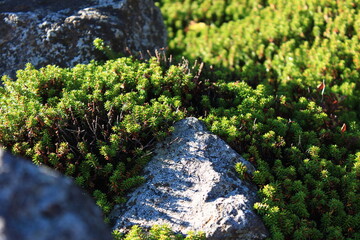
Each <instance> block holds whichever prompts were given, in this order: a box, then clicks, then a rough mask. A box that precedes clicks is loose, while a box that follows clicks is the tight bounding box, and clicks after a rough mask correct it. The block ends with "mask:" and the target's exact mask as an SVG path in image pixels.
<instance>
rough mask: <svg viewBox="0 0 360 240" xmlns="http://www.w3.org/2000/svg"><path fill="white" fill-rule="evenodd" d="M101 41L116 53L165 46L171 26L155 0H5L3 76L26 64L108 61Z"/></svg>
mask: <svg viewBox="0 0 360 240" xmlns="http://www.w3.org/2000/svg"><path fill="white" fill-rule="evenodd" d="M95 38H101V39H103V40H104V42H105V44H107V45H109V46H111V47H112V48H113V49H114V50H115V51H116V52H122V53H124V54H125V53H127V52H129V50H130V51H131V52H132V53H136V52H137V51H141V52H143V53H144V56H145V55H147V50H149V51H150V52H154V51H155V49H159V48H162V47H165V45H166V28H165V25H164V23H163V19H162V16H161V13H160V10H159V9H158V8H157V7H156V6H155V5H154V2H153V1H152V0H77V1H73V0H61V1H58V0H28V1H20V0H3V1H0V76H1V75H3V74H6V75H9V76H10V77H12V78H13V77H15V72H16V70H18V69H22V68H24V67H25V64H26V63H27V62H30V63H32V64H33V65H34V66H35V67H36V68H40V67H44V66H46V65H48V64H53V65H58V66H60V67H72V66H74V65H76V64H78V63H88V62H89V61H90V60H92V59H97V60H101V59H105V58H104V55H103V53H102V52H100V51H98V50H96V49H95V48H94V47H93V40H94V39H95Z"/></svg>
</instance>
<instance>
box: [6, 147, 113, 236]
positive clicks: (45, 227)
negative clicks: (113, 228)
mask: <svg viewBox="0 0 360 240" xmlns="http://www.w3.org/2000/svg"><path fill="white" fill-rule="evenodd" d="M0 239H1V240H19V239H21V240H35V239H36V240H49V239H51V240H65V239H66V240H110V239H112V237H111V234H110V229H109V228H108V226H106V224H105V223H104V221H103V218H102V212H101V210H100V209H99V208H98V207H97V206H96V204H95V202H94V201H93V199H92V198H90V197H89V196H87V195H86V194H85V193H84V192H83V191H81V190H80V188H78V187H77V186H75V185H74V183H73V182H72V180H70V179H69V178H67V177H63V176H61V175H59V174H58V173H57V172H55V171H53V170H51V169H48V168H46V167H38V166H35V165H34V164H32V163H31V162H30V161H27V160H24V159H22V158H19V157H15V156H13V155H11V154H9V153H7V152H5V151H4V150H1V149H0Z"/></svg>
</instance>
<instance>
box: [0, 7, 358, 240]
mask: <svg viewBox="0 0 360 240" xmlns="http://www.w3.org/2000/svg"><path fill="white" fill-rule="evenodd" d="M157 4H158V5H159V6H160V8H161V10H162V12H163V15H164V19H165V22H166V24H167V26H168V32H169V52H170V53H172V54H173V58H174V59H181V57H182V56H183V55H184V56H185V57H186V58H187V59H189V62H188V61H186V60H178V61H173V62H169V59H168V58H166V57H161V56H158V55H157V56H155V57H154V58H152V59H151V60H150V61H143V62H141V61H138V60H135V59H133V58H114V59H112V60H109V61H107V62H104V63H100V62H91V63H90V64H87V65H78V66H76V67H74V68H72V69H62V68H58V67H55V66H47V67H46V68H43V69H40V70H36V69H34V68H33V67H32V66H31V65H30V64H29V65H28V66H27V68H26V69H24V70H20V71H18V73H17V79H16V80H15V81H13V80H10V79H8V78H7V77H3V79H2V80H3V82H4V86H3V87H0V144H1V145H3V146H5V147H6V148H8V149H9V150H11V151H12V152H13V153H15V154H19V155H23V156H27V157H29V158H31V159H32V160H33V162H34V163H36V164H46V165H49V166H51V167H52V168H55V169H57V170H59V171H61V172H63V173H65V174H67V175H69V176H72V177H73V178H74V179H75V181H76V182H77V183H78V184H79V185H80V186H82V187H83V188H84V189H86V190H87V191H88V192H89V193H90V194H91V195H93V196H94V198H95V199H96V201H97V204H98V205H99V206H100V207H101V208H102V209H103V211H104V213H105V214H107V213H109V211H110V210H111V208H112V206H113V205H114V204H115V203H119V202H123V201H125V199H124V196H125V194H126V192H127V191H128V190H130V189H131V188H132V187H135V186H137V185H138V184H141V183H142V182H143V181H144V179H143V178H142V177H141V169H142V167H143V166H144V164H146V162H147V161H148V160H149V158H150V157H151V150H152V148H153V146H154V143H156V141H158V140H161V139H162V138H164V137H165V136H166V135H168V134H169V133H170V132H171V126H172V124H173V123H174V122H175V121H177V120H180V119H182V118H184V117H186V116H195V117H199V118H201V119H202V120H204V121H205V123H206V124H207V126H208V128H209V129H210V130H211V131H212V132H214V133H215V134H218V135H219V136H221V137H222V138H223V139H224V140H226V141H227V142H228V143H229V144H230V145H231V146H232V147H233V148H234V149H236V150H237V151H238V152H239V153H241V154H242V155H243V156H244V157H246V158H247V159H248V160H250V161H251V162H252V163H253V164H254V165H255V166H256V168H257V171H256V172H255V173H254V175H253V176H247V175H246V176H245V175H244V172H245V171H244V169H243V166H239V165H237V166H229V168H235V169H236V170H237V171H238V172H239V177H242V178H246V179H249V180H252V181H254V182H255V183H256V184H257V185H258V186H259V195H260V198H261V200H260V201H259V202H258V203H256V204H255V206H254V208H255V209H256V210H257V212H258V213H259V214H260V215H261V216H262V217H263V220H264V222H265V224H266V225H267V227H268V228H269V230H270V233H271V236H270V239H360V201H359V199H360V194H359V188H360V184H359V183H360V181H359V180H360V134H359V133H360V132H359V131H360V128H359V125H358V122H359V113H360V111H359V110H360V109H359V102H360V98H359V96H360V95H359V89H360V86H359V77H360V76H359V74H360V51H359V50H360V45H359V40H360V33H359V31H360V20H359V19H360V16H359V9H360V2H359V1H347V0H344V1H327V0H311V1H295V0H289V1H280V0H269V1H257V0H253V1H241V0H237V1H235V0H227V1H217V0H197V1H189V0H175V1H174V0H172V1H169V0H161V1H157ZM97 46H98V47H99V46H100V47H101V46H102V42H101V41H100V40H98V41H97ZM103 48H105V50H106V52H107V53H108V55H109V56H110V57H114V56H115V55H114V54H112V53H111V51H110V50H109V49H108V48H106V47H104V46H103ZM199 58H200V60H201V61H200V60H199ZM196 60H198V61H196ZM154 229H155V230H153V231H154V232H153V233H149V234H147V233H144V232H143V231H142V230H141V229H140V228H136V227H135V228H134V229H133V231H132V232H131V234H130V235H128V236H127V239H160V238H166V239H173V238H175V235H173V234H172V233H171V232H170V230H169V229H168V228H166V227H155V228H154ZM115 235H116V236H117V237H118V238H126V237H125V236H119V235H117V234H115ZM189 236H190V237H193V238H194V239H197V237H199V238H200V237H203V235H201V234H200V235H191V234H190V235H189Z"/></svg>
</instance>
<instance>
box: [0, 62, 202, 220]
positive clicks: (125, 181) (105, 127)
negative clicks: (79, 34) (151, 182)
mask: <svg viewBox="0 0 360 240" xmlns="http://www.w3.org/2000/svg"><path fill="white" fill-rule="evenodd" d="M3 81H4V87H3V88H0V94H1V98H0V112H1V114H0V115H1V116H0V144H2V145H3V146H5V147H7V148H8V149H11V150H12V152H13V153H15V154H19V155H23V156H27V157H30V158H32V160H33V162H34V163H36V164H46V165H49V166H51V167H52V168H55V169H56V170H59V171H61V172H63V173H65V174H67V175H69V176H72V177H73V178H74V179H75V181H76V182H77V183H78V184H79V185H80V186H82V187H84V188H85V189H87V190H88V191H89V192H90V193H92V194H93V195H94V197H95V199H96V200H97V203H98V205H100V206H101V207H102V208H103V210H104V212H105V213H108V212H109V211H110V209H111V206H112V203H114V202H121V201H122V200H123V195H124V193H125V192H126V191H127V190H128V189H130V188H132V187H133V186H136V185H138V184H140V183H142V182H143V178H142V177H140V176H139V173H140V171H141V169H142V167H143V166H144V164H145V163H146V162H147V160H148V159H149V157H150V155H151V152H150V150H151V147H152V144H153V143H155V142H156V141H157V140H159V139H161V138H162V137H164V136H166V135H167V133H168V132H169V128H171V126H172V124H173V123H174V122H175V121H177V120H180V119H182V118H183V117H184V116H185V111H182V110H181V98H188V97H189V96H187V92H188V91H190V89H192V88H194V87H195V85H194V83H193V82H192V76H191V75H189V74H188V73H187V72H186V71H185V70H184V68H182V67H175V66H172V67H170V68H169V70H168V71H167V72H166V73H165V72H163V71H162V69H161V67H160V65H159V63H158V62H157V60H152V61H150V62H147V63H140V62H138V61H133V60H132V59H130V58H121V59H117V60H113V61H108V62H106V63H105V64H97V63H95V62H93V63H90V64H88V65H78V66H76V67H74V68H72V69H61V68H58V67H55V66H47V67H46V68H43V69H40V70H36V69H33V67H32V66H31V65H30V64H29V65H28V66H27V68H26V69H25V70H20V71H18V73H17V80H16V81H12V80H10V79H7V78H6V77H4V78H3Z"/></svg>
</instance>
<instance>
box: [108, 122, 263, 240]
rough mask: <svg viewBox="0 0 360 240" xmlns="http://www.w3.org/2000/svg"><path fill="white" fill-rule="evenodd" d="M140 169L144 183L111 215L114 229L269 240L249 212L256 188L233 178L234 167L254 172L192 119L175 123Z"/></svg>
mask: <svg viewBox="0 0 360 240" xmlns="http://www.w3.org/2000/svg"><path fill="white" fill-rule="evenodd" d="M174 127H175V130H174V132H173V134H172V135H171V136H170V137H169V138H167V139H166V140H165V141H164V142H162V143H159V145H158V146H157V147H156V149H155V154H156V155H155V156H154V157H153V159H152V160H151V161H150V162H149V164H148V165H147V167H146V168H145V177H146V179H147V182H146V183H145V184H144V185H142V186H140V187H139V188H137V189H136V190H135V191H134V192H132V193H130V195H129V196H128V197H129V200H128V201H127V203H126V204H123V205H118V206H116V208H115V209H114V211H113V212H112V217H113V218H115V219H116V220H115V226H114V229H118V230H119V231H121V232H126V231H127V230H128V229H129V228H130V227H131V226H132V225H139V226H141V227H144V228H149V227H151V226H152V225H153V224H166V225H168V226H170V227H171V228H172V229H173V230H174V231H176V232H178V233H182V234H186V233H187V232H188V231H191V230H194V231H203V232H205V233H206V236H207V239H210V240H211V239H224V240H225V239H263V238H265V237H267V236H268V231H267V229H266V228H265V226H264V224H263V222H262V220H261V218H260V217H259V216H258V215H256V213H255V212H254V211H253V204H254V203H255V202H256V201H257V200H258V199H257V195H256V192H257V188H256V186H255V185H254V184H252V183H251V182H247V181H243V180H241V179H239V178H238V177H237V174H236V171H235V170H234V165H235V163H237V162H242V163H243V164H244V165H245V166H247V169H248V173H249V174H251V173H252V172H253V171H254V170H255V169H254V167H253V166H252V164H251V163H250V162H248V161H246V160H245V159H243V158H242V157H241V156H240V155H239V154H238V153H236V152H235V151H234V150H233V149H231V148H230V147H229V146H228V145H227V144H226V143H225V142H224V141H223V140H221V139H220V138H219V137H217V136H215V135H213V134H211V133H210V132H208V131H207V130H206V128H205V126H204V125H203V124H202V123H201V122H200V121H199V120H198V119H196V118H187V119H184V120H181V121H179V122H177V123H176V124H175V126H174Z"/></svg>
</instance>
